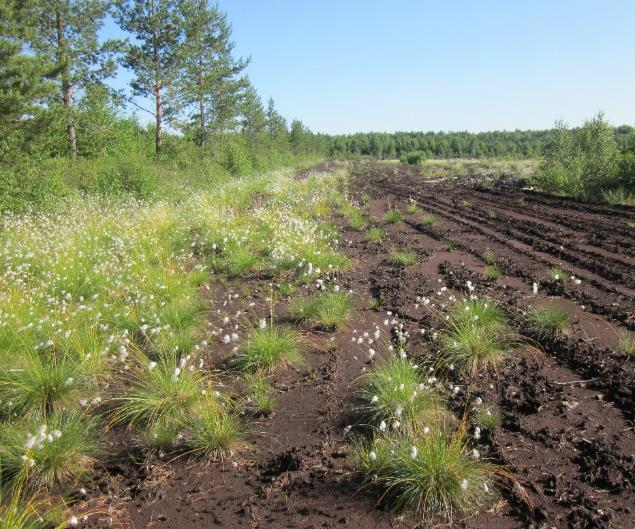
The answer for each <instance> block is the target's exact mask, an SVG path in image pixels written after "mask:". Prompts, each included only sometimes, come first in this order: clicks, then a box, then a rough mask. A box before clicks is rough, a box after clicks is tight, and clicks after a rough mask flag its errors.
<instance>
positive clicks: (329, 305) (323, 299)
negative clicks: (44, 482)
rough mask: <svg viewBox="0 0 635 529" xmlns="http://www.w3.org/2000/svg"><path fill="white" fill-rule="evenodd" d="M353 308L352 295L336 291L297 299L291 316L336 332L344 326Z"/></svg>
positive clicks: (292, 306) (291, 306) (291, 308)
mask: <svg viewBox="0 0 635 529" xmlns="http://www.w3.org/2000/svg"><path fill="white" fill-rule="evenodd" d="M352 308H353V301H352V299H351V295H350V294H347V293H344V292H334V291H329V292H325V293H323V294H317V295H313V296H310V297H307V298H296V299H295V300H293V301H292V302H291V304H290V306H289V310H290V312H291V314H292V315H293V317H294V318H296V319H297V320H300V321H309V322H311V323H313V324H314V325H317V326H318V327H321V328H323V329H326V330H335V329H338V328H340V327H341V326H342V325H344V324H345V323H346V322H347V321H348V319H349V317H350V312H351V309H352Z"/></svg>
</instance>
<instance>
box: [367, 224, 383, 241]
mask: <svg viewBox="0 0 635 529" xmlns="http://www.w3.org/2000/svg"><path fill="white" fill-rule="evenodd" d="M384 233H385V232H384V230H383V229H382V228H378V227H376V226H375V227H372V228H369V229H368V231H367V232H366V238H367V239H368V240H369V241H380V240H381V239H382V238H383V236H384Z"/></svg>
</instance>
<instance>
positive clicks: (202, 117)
mask: <svg viewBox="0 0 635 529" xmlns="http://www.w3.org/2000/svg"><path fill="white" fill-rule="evenodd" d="M198 106H199V113H200V125H201V137H200V143H201V147H205V144H206V143H207V141H206V140H207V131H206V130H205V126H206V123H205V102H204V101H203V98H202V97H201V98H200V99H199V100H198Z"/></svg>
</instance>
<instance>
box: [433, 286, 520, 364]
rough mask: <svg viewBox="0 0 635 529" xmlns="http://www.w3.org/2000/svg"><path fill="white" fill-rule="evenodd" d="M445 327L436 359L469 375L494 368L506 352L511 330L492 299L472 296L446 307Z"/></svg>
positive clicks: (511, 333) (508, 346)
mask: <svg viewBox="0 0 635 529" xmlns="http://www.w3.org/2000/svg"><path fill="white" fill-rule="evenodd" d="M447 316H448V320H447V327H446V329H445V330H444V331H443V332H442V334H441V337H440V350H439V362H440V364H441V365H443V366H445V367H449V366H455V367H458V368H459V369H460V370H462V371H464V372H465V373H467V374H468V375H470V376H474V375H475V374H477V373H478V371H479V370H491V371H496V370H497V369H498V366H499V365H500V364H501V362H503V361H504V360H505V359H506V358H507V357H508V356H509V349H510V348H511V347H512V346H513V332H512V330H511V328H510V327H509V325H508V324H507V320H506V317H505V314H504V312H503V311H502V310H501V309H500V308H499V307H498V306H497V305H496V304H495V303H494V302H493V301H490V300H485V299H473V300H469V301H464V302H457V303H455V304H453V305H452V306H451V307H450V308H449V309H448V310H447Z"/></svg>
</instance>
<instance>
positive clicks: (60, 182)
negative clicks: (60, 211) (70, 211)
mask: <svg viewBox="0 0 635 529" xmlns="http://www.w3.org/2000/svg"><path fill="white" fill-rule="evenodd" d="M0 189H1V190H2V192H1V193H0V211H6V210H9V211H15V212H18V211H23V210H25V209H27V208H29V207H31V206H34V207H35V206H38V207H46V206H50V205H52V204H53V203H54V202H55V200H56V199H58V198H60V197H61V196H63V195H65V194H67V193H68V192H69V188H68V186H67V185H66V183H65V182H64V178H63V177H62V173H61V171H59V170H57V169H55V168H49V167H47V166H44V167H41V166H40V167H38V166H37V165H35V163H25V164H18V165H15V166H13V167H8V166H0Z"/></svg>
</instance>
